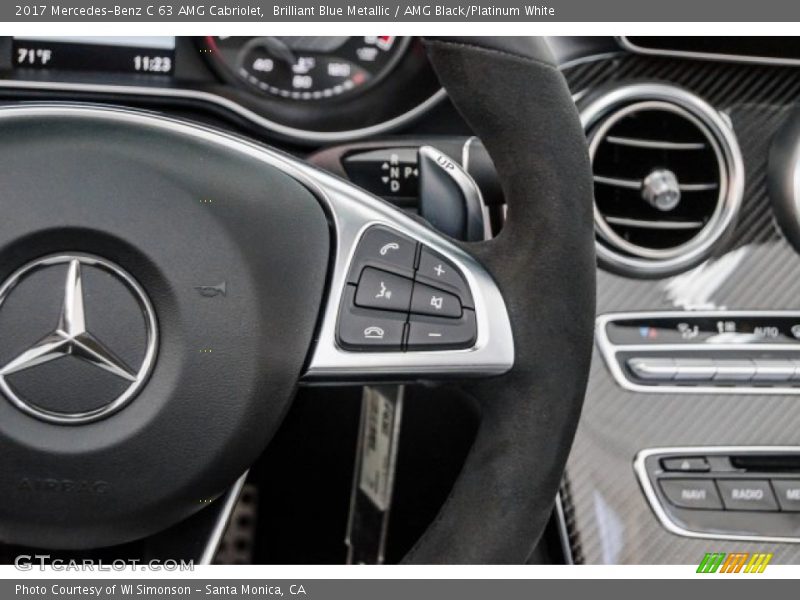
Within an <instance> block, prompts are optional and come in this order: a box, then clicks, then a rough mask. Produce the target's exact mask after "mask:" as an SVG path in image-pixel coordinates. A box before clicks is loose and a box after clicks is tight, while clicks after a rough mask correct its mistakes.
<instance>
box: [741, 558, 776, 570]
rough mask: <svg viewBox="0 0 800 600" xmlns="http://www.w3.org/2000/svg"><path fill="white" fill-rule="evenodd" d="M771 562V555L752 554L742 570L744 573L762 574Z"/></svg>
mask: <svg viewBox="0 0 800 600" xmlns="http://www.w3.org/2000/svg"><path fill="white" fill-rule="evenodd" d="M771 560H772V554H753V558H751V559H750V562H749V563H747V566H746V567H745V568H744V572H745V573H763V572H764V569H766V568H767V565H768V564H769V561H771Z"/></svg>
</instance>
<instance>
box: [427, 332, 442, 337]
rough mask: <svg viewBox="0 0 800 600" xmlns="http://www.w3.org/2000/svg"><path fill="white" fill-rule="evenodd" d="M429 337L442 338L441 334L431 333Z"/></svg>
mask: <svg viewBox="0 0 800 600" xmlns="http://www.w3.org/2000/svg"><path fill="white" fill-rule="evenodd" d="M428 337H442V334H441V333H429V334H428Z"/></svg>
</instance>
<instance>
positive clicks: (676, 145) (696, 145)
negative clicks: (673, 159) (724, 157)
mask: <svg viewBox="0 0 800 600" xmlns="http://www.w3.org/2000/svg"><path fill="white" fill-rule="evenodd" d="M606 142H608V143H609V144H618V145H620V146H633V147H634V148H654V149H658V150H705V149H706V148H707V147H708V146H707V145H706V144H704V143H703V142H667V141H665V140H643V139H637V138H630V137H621V136H618V135H609V136H607V137H606Z"/></svg>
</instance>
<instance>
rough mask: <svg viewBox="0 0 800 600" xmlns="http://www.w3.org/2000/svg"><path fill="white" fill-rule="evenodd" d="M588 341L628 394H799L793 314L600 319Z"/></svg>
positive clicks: (798, 335)
mask: <svg viewBox="0 0 800 600" xmlns="http://www.w3.org/2000/svg"><path fill="white" fill-rule="evenodd" d="M596 338H597V344H598V347H599V348H600V351H601V353H602V354H603V358H604V359H605V361H606V364H607V365H608V367H609V370H610V371H611V373H612V374H613V375H614V377H615V379H616V380H617V382H618V383H619V384H620V385H621V386H622V387H624V388H626V389H629V390H633V391H637V392H655V393H665V392H671V393H757V394H765V393H766V394H775V393H777V394H800V312H793V311H702V312H701V311H697V312H694V311H679V312H666V311H665V312H652V313H618V314H608V315H603V316H601V317H599V318H598V320H597V327H596Z"/></svg>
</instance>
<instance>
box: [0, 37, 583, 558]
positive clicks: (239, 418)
mask: <svg viewBox="0 0 800 600" xmlns="http://www.w3.org/2000/svg"><path fill="white" fill-rule="evenodd" d="M426 44H427V48H428V52H429V55H430V59H431V61H432V63H433V65H434V68H435V69H436V71H437V73H438V74H439V77H440V79H441V81H442V84H443V85H444V86H445V88H446V89H447V91H448V93H449V95H450V97H451V99H452V101H453V102H454V103H455V105H456V106H457V107H458V108H459V110H460V111H461V112H462V114H463V115H464V117H465V118H466V119H467V121H468V122H469V123H470V124H471V125H472V127H473V128H474V130H475V133H476V134H477V135H479V136H480V137H481V138H482V140H483V142H484V143H485V145H486V147H487V148H488V150H489V152H490V153H491V155H492V157H493V159H494V161H495V165H496V167H497V171H498V173H499V175H500V178H501V180H502V182H503V189H504V192H505V196H506V199H507V201H508V205H509V210H508V222H507V223H506V225H505V227H504V229H503V231H502V232H501V234H500V235H499V236H498V237H497V238H496V239H494V240H491V241H488V242H481V243H476V244H461V243H458V242H456V241H453V240H449V239H446V238H445V237H444V236H442V235H440V234H438V233H437V232H435V231H433V230H432V229H431V228H429V227H427V226H425V225H424V224H421V223H420V222H419V221H417V220H415V219H412V218H410V217H408V216H407V215H404V214H403V213H402V212H401V211H399V210H397V209H395V208H393V207H391V206H389V205H388V204H386V203H384V202H381V201H380V200H377V199H376V198H374V197H373V196H370V195H369V194H368V193H366V192H364V191H363V190H360V189H359V188H356V187H355V186H353V185H351V184H349V183H348V182H346V181H343V180H341V179H338V178H336V177H334V176H332V175H329V174H326V173H324V172H321V171H318V170H316V169H314V168H313V167H310V166H308V165H307V164H305V163H303V162H302V161H299V160H297V159H295V158H293V157H290V156H287V155H285V154H282V153H280V152H276V151H274V150H271V149H269V148H266V147H264V146H261V145H258V144H255V143H253V142H250V141H248V140H246V139H243V138H240V137H237V136H235V135H232V134H228V133H225V132H221V131H218V130H214V129H210V128H207V127H204V126H201V125H198V124H196V123H190V122H186V121H181V120H177V119H173V118H169V117H164V116H159V115H156V114H153V113H143V112H138V111H134V110H130V109H124V108H117V109H115V108H108V107H91V106H87V105H65V104H62V105H59V104H48V105H19V106H5V107H2V108H0V175H2V178H3V181H4V200H3V207H4V214H5V215H6V217H7V218H5V219H3V220H1V221H0V339H2V340H3V344H1V345H0V395H2V396H3V397H4V399H0V400H2V401H0V464H2V469H0V493H1V494H2V496H3V498H4V501H3V503H2V504H0V539H2V540H3V541H6V542H11V543H18V544H27V545H32V546H36V547H42V548H91V547H100V546H108V545H113V544H119V543H123V542H126V541H129V540H133V539H137V538H141V537H144V536H147V535H151V534H153V533H155V532H158V531H161V530H163V529H165V528H166V527H168V526H170V525H172V524H174V523H176V522H178V521H179V520H181V519H184V518H186V517H188V516H190V515H191V514H193V513H195V512H197V511H198V510H200V509H201V508H202V507H203V506H206V505H207V504H208V500H209V499H213V498H216V497H218V496H219V495H221V494H222V493H224V492H225V490H227V489H228V488H229V487H230V486H231V484H232V483H233V482H234V481H235V480H236V479H237V478H239V477H240V476H241V474H242V473H243V472H244V471H245V470H246V469H247V468H248V467H249V466H250V465H251V464H252V463H253V461H255V460H256V458H257V457H258V456H259V454H260V453H261V452H262V451H263V449H264V448H265V446H266V445H267V443H268V441H269V440H270V439H271V437H272V435H273V434H274V432H275V430H276V429H277V427H278V425H279V424H280V421H281V419H282V418H283V416H284V415H285V413H286V411H287V410H288V407H289V405H290V403H291V400H292V398H293V396H294V393H295V391H296V388H297V385H298V382H299V383H301V384H304V385H305V384H320V383H323V384H324V383H326V382H341V381H348V382H366V381H372V380H376V379H378V380H382V381H385V380H391V381H414V380H420V379H436V378H440V377H447V378H449V379H450V380H452V379H454V378H456V379H462V380H464V384H463V385H464V388H465V389H466V390H467V391H468V392H469V393H470V394H472V395H473V396H474V397H475V398H476V399H477V401H478V403H479V405H480V408H481V418H482V420H481V426H480V429H479V432H478V436H477V439H476V442H475V444H474V446H473V448H472V449H471V452H470V454H469V457H468V458H467V461H466V463H465V465H464V467H463V470H462V472H461V474H460V476H459V478H458V481H457V482H456V484H455V486H454V488H453V491H452V494H451V496H450V498H449V499H448V500H447V502H446V503H445V505H444V506H443V508H442V510H441V512H440V513H439V515H438V517H437V518H436V520H435V522H434V523H433V524H432V525H431V526H430V528H429V529H428V531H427V532H426V533H425V535H424V536H423V537H422V539H421V540H420V541H419V543H418V544H417V545H416V546H415V548H414V549H413V550H412V551H411V552H410V554H409V555H408V556H407V557H406V561H407V562H417V563H436V562H460V563H487V562H512V563H519V562H524V561H525V560H526V558H527V557H528V554H529V553H530V551H531V549H532V548H533V546H534V544H535V543H536V541H537V539H538V537H539V535H540V534H541V531H542V530H543V528H544V525H545V523H546V521H547V518H548V516H549V514H550V511H551V508H552V504H553V500H554V497H555V494H556V491H557V488H558V485H559V482H560V478H561V475H562V472H563V468H564V463H565V461H566V457H567V453H568V451H569V447H570V444H571V441H572V437H573V434H574V430H575V427H576V424H577V421H578V417H579V413H580V407H581V402H582V399H583V394H584V390H585V385H586V378H587V374H588V368H589V360H590V354H591V341H592V329H593V327H592V326H593V318H594V269H595V263H594V254H593V230H592V203H591V195H592V190H591V178H590V171H589V162H588V157H587V151H586V146H585V141H584V136H583V131H582V129H581V127H580V124H579V120H578V115H577V113H576V110H575V107H574V105H573V102H572V99H571V96H570V93H569V90H568V89H567V87H566V84H565V82H564V80H563V78H562V76H561V75H560V73H559V72H558V70H557V69H556V68H555V67H554V66H553V65H552V62H551V59H550V56H549V53H548V51H547V48H546V46H545V44H544V42H543V41H541V40H533V39H530V38H497V39H483V38H465V39H455V38H447V39H429V40H427V41H426ZM41 164H47V165H48V168H47V169H45V170H42V169H40V168H39V165H41ZM88 166H91V168H87V167H88ZM209 198H211V199H214V202H207V200H208V199H209ZM387 236H388V237H387ZM379 242H380V243H379ZM370 286H377V287H370ZM223 290H224V293H223V292H222V291H223ZM388 292H392V293H391V294H390V293H388ZM425 294H427V296H425ZM420 298H422V300H420ZM376 302H377V304H376ZM439 310H441V311H446V312H447V315H448V316H446V317H445V316H442V315H444V314H445V312H442V313H441V314H440V313H438V312H437V311H439ZM487 377H491V378H487ZM481 378H484V379H481Z"/></svg>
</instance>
